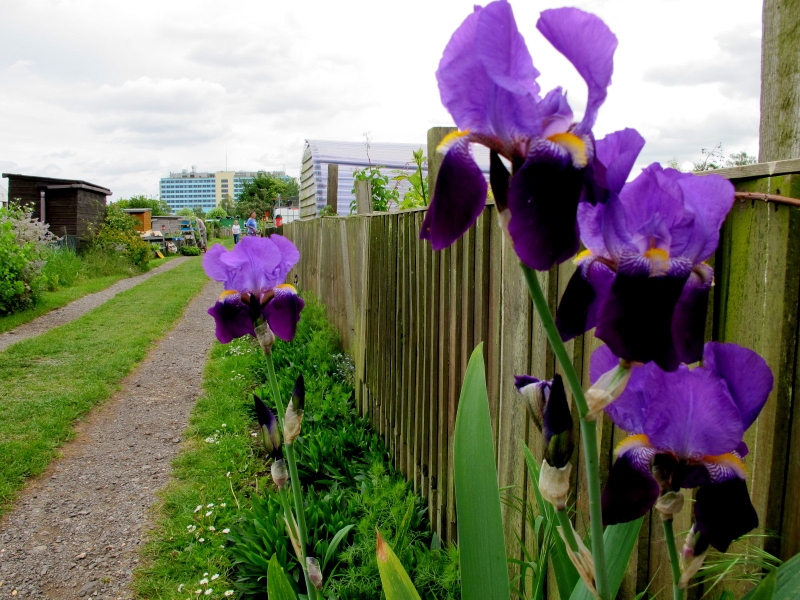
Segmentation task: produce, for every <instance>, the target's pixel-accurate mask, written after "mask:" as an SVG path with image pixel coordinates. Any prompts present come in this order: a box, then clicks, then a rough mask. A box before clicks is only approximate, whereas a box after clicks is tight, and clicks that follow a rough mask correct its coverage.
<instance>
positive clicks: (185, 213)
mask: <svg viewBox="0 0 800 600" xmlns="http://www.w3.org/2000/svg"><path fill="white" fill-rule="evenodd" d="M175 214H176V215H178V216H180V217H194V216H195V214H194V211H193V210H192V209H191V208H186V207H184V208H182V209H180V210H179V211H178V212H176V213H175Z"/></svg>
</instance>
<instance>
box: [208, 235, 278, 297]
mask: <svg viewBox="0 0 800 600" xmlns="http://www.w3.org/2000/svg"><path fill="white" fill-rule="evenodd" d="M287 241H288V240H287ZM212 250H213V248H212ZM219 264H221V265H223V267H224V269H225V270H226V277H225V279H224V283H225V289H227V290H239V291H240V292H242V293H245V292H248V293H260V292H264V291H266V290H269V289H272V288H273V287H275V286H276V285H277V284H279V283H281V282H282V281H283V280H282V279H281V278H279V277H278V274H279V273H280V266H281V264H282V254H281V251H280V249H279V248H278V246H277V245H276V244H275V243H274V242H272V241H271V240H270V239H268V238H261V237H254V236H247V237H244V238H242V240H240V242H239V243H238V244H236V246H234V248H233V250H231V251H225V250H224V249H222V251H217V252H216V253H215V255H214V256H213V258H212V259H210V260H209V266H210V267H211V268H212V271H209V267H206V272H207V273H208V274H209V276H210V277H212V278H215V279H216V278H217V277H216V276H217V275H219V273H220V272H221V268H220V267H219ZM203 266H206V261H205V260H204V264H203ZM218 281H223V280H220V279H218Z"/></svg>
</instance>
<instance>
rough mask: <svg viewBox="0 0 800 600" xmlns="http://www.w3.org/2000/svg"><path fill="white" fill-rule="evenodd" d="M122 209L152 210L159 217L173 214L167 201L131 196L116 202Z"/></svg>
mask: <svg viewBox="0 0 800 600" xmlns="http://www.w3.org/2000/svg"><path fill="white" fill-rule="evenodd" d="M115 204H116V205H117V206H119V207H120V208H150V209H152V215H153V216H154V217H157V216H159V215H168V214H171V213H170V210H169V204H167V202H166V200H159V199H158V198H148V197H147V196H131V197H130V198H122V199H120V200H118V201H117V202H115Z"/></svg>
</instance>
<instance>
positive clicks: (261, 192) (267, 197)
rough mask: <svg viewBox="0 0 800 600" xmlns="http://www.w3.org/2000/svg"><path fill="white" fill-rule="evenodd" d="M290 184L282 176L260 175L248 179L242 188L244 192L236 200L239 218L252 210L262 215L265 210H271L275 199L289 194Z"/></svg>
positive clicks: (246, 215) (244, 216)
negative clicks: (287, 191) (250, 179)
mask: <svg viewBox="0 0 800 600" xmlns="http://www.w3.org/2000/svg"><path fill="white" fill-rule="evenodd" d="M287 187H288V184H287V183H286V182H285V181H284V180H282V179H281V178H280V177H274V176H272V175H258V176H256V177H255V178H254V179H253V180H252V181H248V182H246V183H245V184H244V187H243V188H242V193H241V194H240V195H239V199H238V200H237V201H236V207H235V210H234V213H235V215H236V216H237V217H239V218H246V217H248V216H249V215H250V213H251V212H255V213H256V214H257V215H258V216H259V217H261V216H262V215H263V214H264V213H265V212H267V211H271V210H272V208H273V206H275V200H276V199H277V197H278V196H279V195H280V196H287V195H288V194H287V193H286V190H287Z"/></svg>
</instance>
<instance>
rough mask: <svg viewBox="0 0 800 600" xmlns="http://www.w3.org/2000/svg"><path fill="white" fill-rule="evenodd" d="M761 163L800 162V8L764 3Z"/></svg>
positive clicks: (785, 0) (776, 0)
mask: <svg viewBox="0 0 800 600" xmlns="http://www.w3.org/2000/svg"><path fill="white" fill-rule="evenodd" d="M762 23H763V25H762V36H761V125H760V128H759V129H760V131H759V144H758V145H759V149H758V161H759V162H762V163H763V162H772V161H775V160H784V159H791V158H800V89H798V86H797V81H798V78H800V36H798V35H797V30H798V27H800V4H798V3H797V2H792V1H790V0H764V9H763V16H762Z"/></svg>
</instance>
